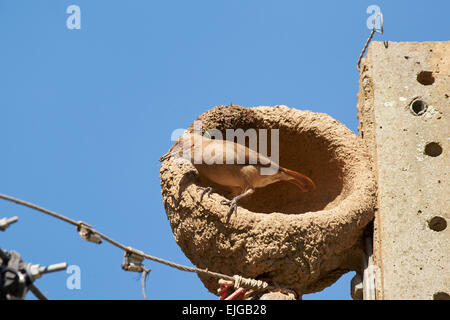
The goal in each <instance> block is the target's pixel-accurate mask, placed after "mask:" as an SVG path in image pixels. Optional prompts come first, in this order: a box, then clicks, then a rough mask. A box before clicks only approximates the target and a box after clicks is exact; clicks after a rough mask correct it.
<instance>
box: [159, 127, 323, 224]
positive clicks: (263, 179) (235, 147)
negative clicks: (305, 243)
mask: <svg viewBox="0 0 450 320" xmlns="http://www.w3.org/2000/svg"><path fill="white" fill-rule="evenodd" d="M171 157H183V158H186V159H187V160H189V161H190V162H191V163H192V164H193V165H194V167H195V168H196V169H197V171H198V172H199V174H200V176H203V177H206V178H207V179H209V180H210V181H212V182H214V183H216V184H218V185H221V186H224V187H226V188H228V189H231V191H232V193H233V195H236V196H234V198H232V199H231V200H228V199H227V200H222V201H221V204H223V205H228V206H229V210H228V213H227V222H228V221H229V219H230V217H231V216H232V214H233V213H234V212H236V214H237V208H238V201H239V200H241V199H242V198H245V197H248V196H250V195H251V194H253V193H254V192H255V189H257V188H263V187H265V186H267V185H270V184H272V183H275V182H278V181H287V182H290V183H293V184H295V185H296V186H297V187H298V188H299V189H300V190H301V191H303V192H311V191H314V190H315V189H316V185H315V183H314V182H313V180H311V178H309V177H308V176H306V175H304V174H302V173H300V172H297V171H294V170H290V169H287V168H284V167H281V166H279V165H278V164H277V163H275V162H274V161H272V160H270V159H269V158H268V157H266V156H264V155H262V154H260V153H258V152H257V151H255V150H252V149H250V148H247V147H246V146H244V145H242V144H239V143H235V142H233V141H229V140H218V139H210V138H208V137H206V136H205V135H202V134H199V133H197V132H193V133H189V132H186V133H185V134H184V135H183V136H182V137H180V138H179V139H178V140H177V141H176V142H175V143H174V144H173V146H172V147H171V148H170V149H169V151H168V152H167V153H166V154H164V155H163V156H161V158H160V161H161V162H163V161H165V160H167V159H169V158H171ZM262 168H273V169H274V170H273V174H262ZM201 189H203V192H202V195H201V198H200V199H201V200H202V199H203V196H204V195H205V194H207V195H208V197H209V195H210V193H211V192H212V187H206V188H201Z"/></svg>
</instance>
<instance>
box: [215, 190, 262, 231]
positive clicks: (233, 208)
mask: <svg viewBox="0 0 450 320" xmlns="http://www.w3.org/2000/svg"><path fill="white" fill-rule="evenodd" d="M253 192H255V189H254V188H253V187H252V188H250V189H248V190H247V191H245V192H244V193H242V194H240V195H238V196H236V197H234V198H233V199H231V200H222V201H221V202H220V203H221V204H224V205H228V206H230V210H228V213H227V222H228V221H230V217H231V215H232V214H233V212H236V214H237V202H238V201H239V200H240V199H242V198H244V197H247V196H249V195H251V194H252V193H253Z"/></svg>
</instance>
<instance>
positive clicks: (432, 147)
mask: <svg viewBox="0 0 450 320" xmlns="http://www.w3.org/2000/svg"><path fill="white" fill-rule="evenodd" d="M441 153H442V147H441V146H440V145H439V143H437V142H430V143H428V144H427V145H426V146H425V154H426V155H427V156H430V157H437V156H439V155H441Z"/></svg>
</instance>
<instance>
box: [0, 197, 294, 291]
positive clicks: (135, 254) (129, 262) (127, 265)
mask: <svg viewBox="0 0 450 320" xmlns="http://www.w3.org/2000/svg"><path fill="white" fill-rule="evenodd" d="M0 198H1V199H3V200H7V201H11V202H14V203H16V204H19V205H22V206H25V207H28V208H31V209H34V210H37V211H40V212H43V213H45V214H47V215H49V216H51V217H53V218H56V219H59V220H62V221H64V222H66V223H69V224H72V225H74V226H75V227H76V228H77V231H78V233H79V234H80V236H81V237H82V238H83V239H84V240H86V241H89V242H93V243H97V244H100V243H101V242H102V241H101V240H104V241H106V242H109V243H110V244H112V245H113V246H115V247H118V248H119V249H122V250H123V251H125V254H124V261H123V264H122V268H123V269H124V270H125V271H134V272H140V273H141V274H142V277H141V286H142V295H143V298H144V299H146V295H145V287H144V286H145V279H146V276H147V275H148V273H149V272H150V269H146V268H145V267H144V266H143V265H142V261H143V260H144V259H147V260H151V261H154V262H158V263H161V264H164V265H166V266H169V267H172V268H175V269H178V270H181V271H187V272H192V273H197V274H202V275H206V276H210V277H213V278H216V279H224V280H229V281H232V282H233V283H234V287H235V288H241V287H242V288H247V289H253V290H281V291H292V290H290V289H287V288H284V287H281V286H274V285H270V284H269V283H267V282H265V281H262V280H256V279H251V278H244V277H242V276H240V275H234V276H229V275H226V274H222V273H219V272H213V271H210V270H208V269H201V268H196V267H189V266H185V265H181V264H178V263H175V262H172V261H169V260H166V259H162V258H158V257H155V256H152V255H149V254H147V253H145V252H143V251H140V250H137V249H135V248H132V247H130V246H126V245H124V244H122V243H120V242H118V241H116V240H113V239H112V238H111V237H109V236H106V235H105V234H103V233H101V232H98V231H97V230H95V229H94V228H93V227H92V226H91V225H89V224H87V223H85V222H83V221H75V220H73V219H70V218H68V217H66V216H63V215H62V214H59V213H56V212H54V211H51V210H48V209H45V208H43V207H40V206H38V205H36V204H33V203H30V202H27V201H24V200H21V199H18V198H14V197H11V196H8V195H5V194H1V193H0Z"/></svg>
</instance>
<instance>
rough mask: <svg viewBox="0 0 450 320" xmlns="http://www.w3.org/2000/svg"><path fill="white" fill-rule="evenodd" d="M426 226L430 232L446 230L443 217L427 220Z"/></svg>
mask: <svg viewBox="0 0 450 320" xmlns="http://www.w3.org/2000/svg"><path fill="white" fill-rule="evenodd" d="M428 226H429V227H430V229H431V230H434V231H442V230H445V229H446V228H447V220H445V218H443V217H439V216H435V217H433V218H431V219H430V220H428Z"/></svg>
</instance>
